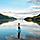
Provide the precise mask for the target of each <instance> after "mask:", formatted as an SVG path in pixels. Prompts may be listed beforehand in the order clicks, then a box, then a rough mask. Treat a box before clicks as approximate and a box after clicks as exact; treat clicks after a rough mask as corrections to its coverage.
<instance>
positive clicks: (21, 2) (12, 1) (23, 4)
mask: <svg viewBox="0 0 40 40" xmlns="http://www.w3.org/2000/svg"><path fill="white" fill-rule="evenodd" d="M27 1H29V0H0V10H1V11H3V10H4V11H8V10H10V11H17V10H18V11H20V10H21V11H25V10H27V9H31V5H32V4H31V3H28V2H27Z"/></svg>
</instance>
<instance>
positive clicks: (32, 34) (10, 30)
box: [0, 20, 40, 40]
mask: <svg viewBox="0 0 40 40" xmlns="http://www.w3.org/2000/svg"><path fill="white" fill-rule="evenodd" d="M18 22H20V28H21V33H20V40H32V39H33V40H37V39H38V40H39V39H40V26H39V25H38V24H36V23H33V22H26V21H25V20H23V21H22V20H20V21H19V20H17V21H14V22H8V23H4V24H2V25H0V40H18V39H17V38H18V25H17V24H18Z"/></svg>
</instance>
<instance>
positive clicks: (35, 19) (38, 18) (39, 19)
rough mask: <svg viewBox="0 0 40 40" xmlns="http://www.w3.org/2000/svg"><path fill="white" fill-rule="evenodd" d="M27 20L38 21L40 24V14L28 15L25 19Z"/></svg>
mask: <svg viewBox="0 0 40 40" xmlns="http://www.w3.org/2000/svg"><path fill="white" fill-rule="evenodd" d="M24 20H25V21H28V22H31V21H32V22H34V23H37V24H39V25H40V14H39V15H37V16H33V17H27V18H25V19H24Z"/></svg>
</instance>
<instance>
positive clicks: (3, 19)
mask: <svg viewBox="0 0 40 40" xmlns="http://www.w3.org/2000/svg"><path fill="white" fill-rule="evenodd" d="M15 20H17V19H16V18H14V17H9V16H5V15H3V14H1V13H0V24H2V23H5V22H9V21H15Z"/></svg>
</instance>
